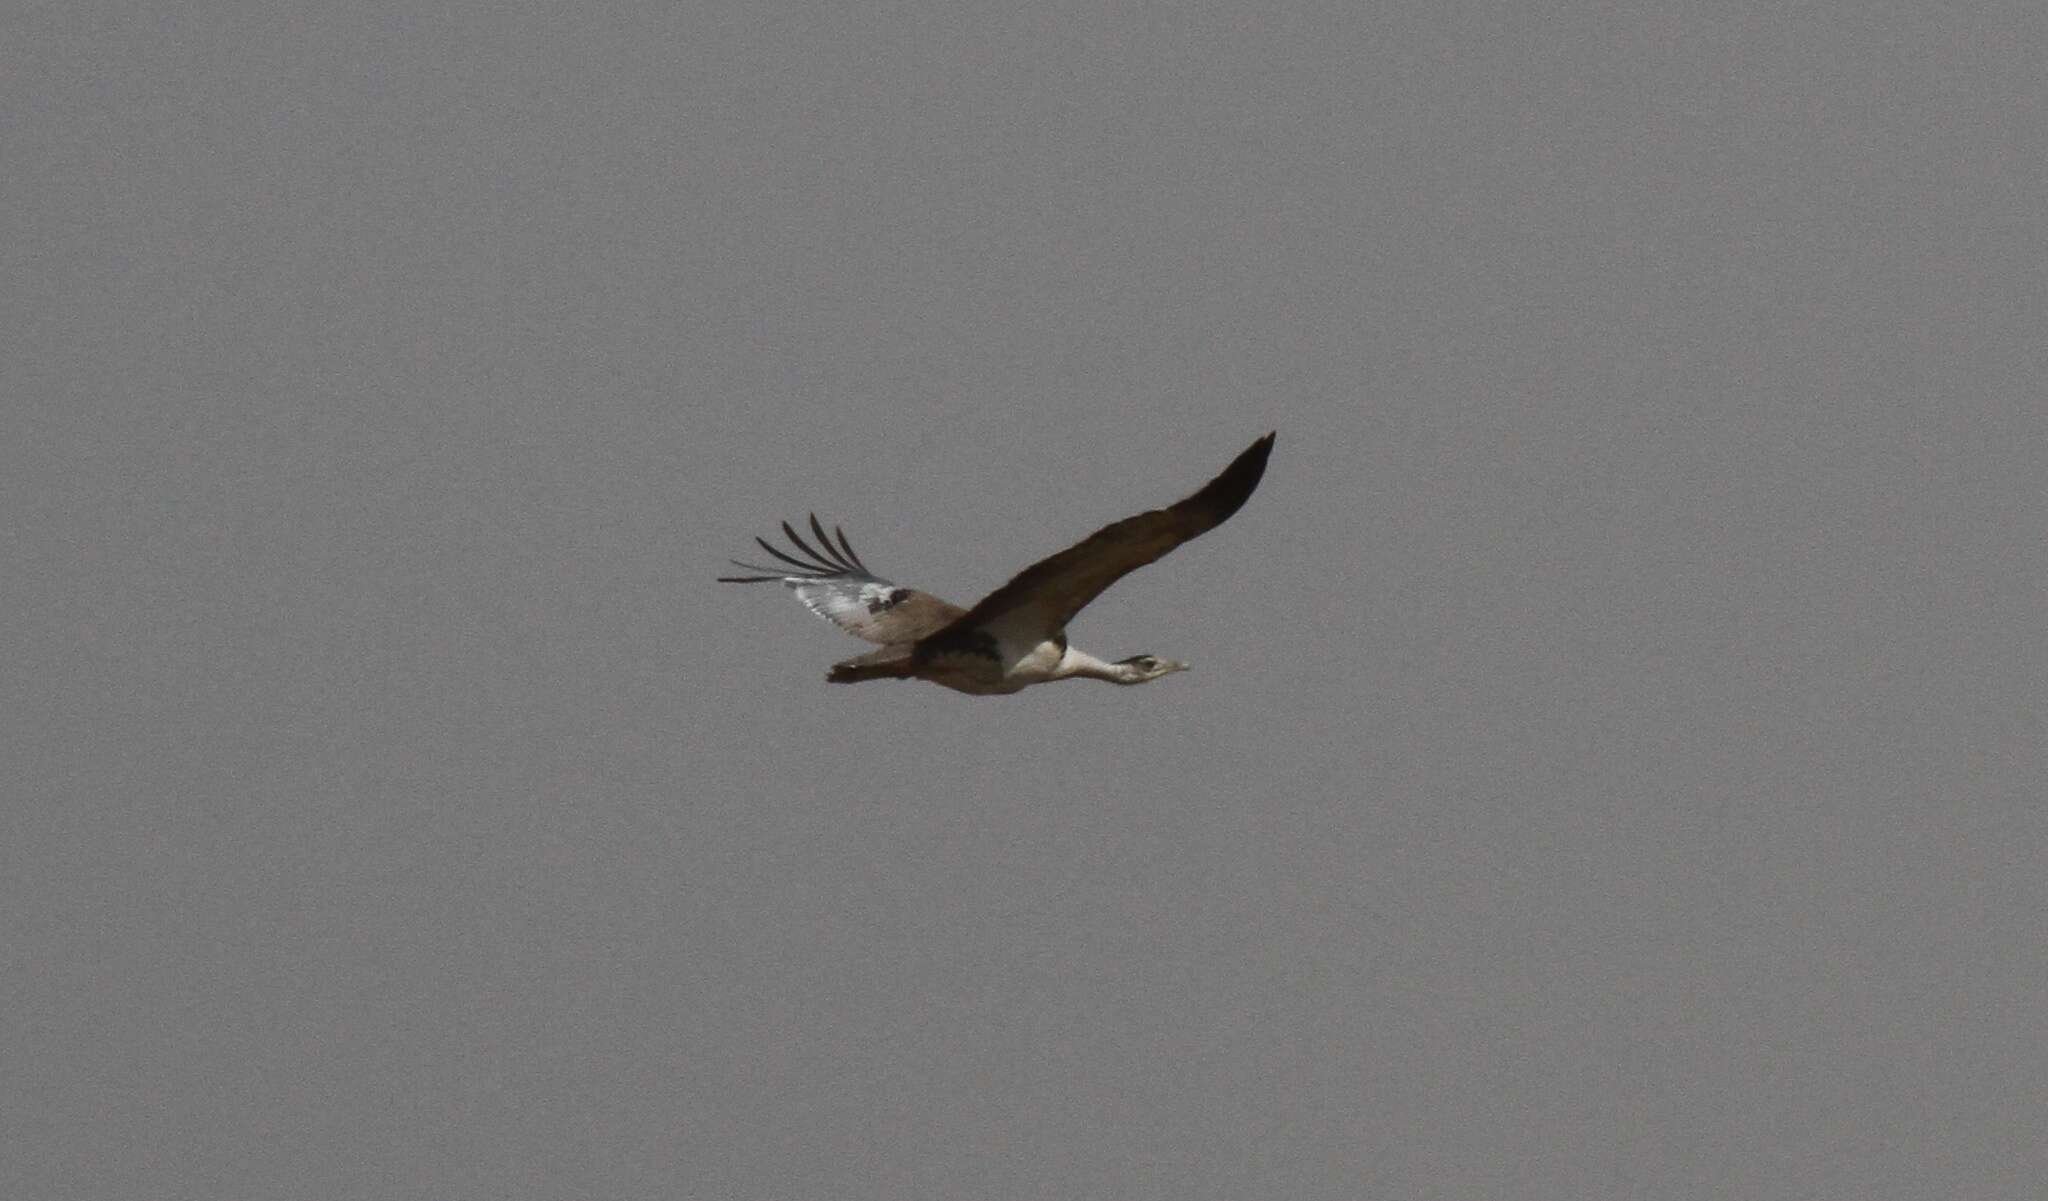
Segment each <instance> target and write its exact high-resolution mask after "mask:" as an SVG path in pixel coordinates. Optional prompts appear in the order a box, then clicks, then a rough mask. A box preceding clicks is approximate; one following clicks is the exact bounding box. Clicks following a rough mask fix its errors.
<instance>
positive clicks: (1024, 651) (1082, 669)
mask: <svg viewBox="0 0 2048 1201" xmlns="http://www.w3.org/2000/svg"><path fill="white" fill-rule="evenodd" d="M1272 452H1273V435H1272V434H1267V435H1266V436H1265V437H1263V438H1261V439H1259V440H1258V441H1256V442H1254V443H1252V444H1251V446H1250V447H1249V448H1248V449H1246V450H1245V452H1244V453H1243V454H1241V455H1239V456H1237V458H1236V459H1235V460H1233V461H1232V462H1231V464H1230V466H1228V467H1225V468H1224V469H1223V472H1222V474H1220V475H1218V476H1217V477H1216V478H1215V479H1213V480H1210V481H1209V482H1208V483H1207V484H1205V485H1203V487H1202V490H1201V491H1199V492H1197V493H1195V494H1194V495H1193V496H1190V497H1188V498H1187V499H1186V500H1183V501H1181V502H1179V503H1178V504H1173V505H1169V506H1167V507H1166V508H1164V509H1153V510H1151V511H1149V512H1145V513H1140V514H1138V515H1137V516H1136V517H1126V518H1124V519H1123V520H1122V521H1119V522H1115V523H1113V524H1111V525H1106V526H1103V527H1102V528H1101V529H1099V530H1097V531H1095V532H1094V533H1093V534H1090V535H1089V536H1088V537H1087V538H1084V539H1082V540H1081V541H1080V542H1078V543H1075V544H1074V545H1073V546H1070V547H1068V548H1067V549H1065V550H1063V551H1061V552H1059V553H1058V554H1056V555H1053V556H1052V557H1050V558H1047V559H1041V560H1039V561H1038V562H1036V563H1033V564H1032V565H1031V566H1029V567H1027V568H1025V569H1024V570H1023V571H1021V572H1018V573H1017V575H1016V577H1015V578H1013V579H1011V580H1010V582H1009V583H1007V584H1004V585H1003V586H1002V587H1000V588H998V589H996V590H995V591H994V592H991V593H989V594H988V595H987V596H985V597H983V598H982V599H981V600H980V601H979V602H978V603H977V604H976V605H975V606H974V607H973V608H971V609H962V608H961V607H960V606H958V605H953V604H948V603H947V602H945V601H943V600H940V599H939V598H938V597H936V596H933V595H932V594H931V593H929V592H921V591H919V590H917V589H915V588H904V587H901V586H899V585H897V584H896V583H894V582H893V581H890V580H887V579H884V578H882V577H881V576H879V575H876V574H875V573H874V572H872V571H870V570H868V565H867V564H866V563H863V562H861V558H860V556H859V555H857V554H855V553H854V551H853V545H852V543H850V542H848V541H847V540H846V531H844V530H842V529H840V528H839V527H838V526H833V527H832V533H831V535H830V536H827V535H826V533H825V526H824V524H823V523H822V522H820V521H819V520H818V515H817V514H816V513H813V514H811V534H812V536H813V537H814V538H815V539H816V540H817V546H816V547H813V546H812V545H811V544H810V543H808V542H805V541H804V539H803V536H802V535H801V534H799V533H797V531H796V530H795V529H794V528H793V527H792V526H791V525H790V524H789V523H788V522H787V521H785V522H783V523H782V532H783V534H784V535H785V536H787V537H788V538H789V541H790V544H791V549H792V550H793V551H794V552H796V553H794V554H792V553H790V552H787V551H783V550H778V549H777V548H776V547H774V546H773V545H771V544H770V543H769V542H768V540H767V539H765V538H759V537H757V538H755V539H754V541H756V542H758V543H760V544H761V549H762V550H765V551H767V552H768V553H769V554H770V555H771V556H773V557H774V558H775V559H776V560H777V561H778V562H780V563H782V564H784V566H782V567H775V566H768V567H762V566H759V565H757V564H753V563H742V562H740V561H739V560H738V559H734V560H731V562H732V564H733V566H735V567H740V568H743V569H745V570H747V571H750V572H754V573H756V574H753V575H732V576H720V577H718V578H719V581H720V582H721V583H727V584H761V583H768V582H770V581H774V582H776V583H780V584H782V585H783V586H784V587H786V588H788V589H789V590H790V591H792V592H794V593H796V597H797V599H798V600H800V601H802V602H803V603H804V605H805V606H806V607H807V608H809V609H810V611H811V612H813V613H816V614H817V615H818V616H820V617H823V618H825V619H826V620H827V621H830V622H832V623H833V624H835V625H837V626H838V627H839V628H840V629H842V630H845V631H846V632H847V633H849V634H852V635H853V636H854V637H856V638H865V639H866V640H868V641H869V642H875V643H880V644H881V649H880V650H875V651H870V652H868V653H867V654H864V655H856V656H855V657H853V658H851V659H847V660H844V661H843V662H840V663H835V664H833V666H832V670H831V671H830V672H828V673H827V674H826V676H825V678H826V679H827V680H829V681H831V682H832V683H834V684H858V683H860V682H861V681H863V680H930V681H931V682H932V683H934V684H942V685H944V686H945V687H947V688H951V689H953V690H954V691H956V692H965V693H969V694H972V695H975V696H991V695H998V694H1002V693H1009V692H1017V691H1020V690H1021V689H1024V688H1028V687H1030V686H1031V685H1033V684H1043V683H1046V682H1048V681H1051V680H1073V679H1084V680H1108V681H1110V682H1111V683H1114V684H1143V683H1146V682H1148V681H1151V680H1156V679H1158V678H1159V677H1161V676H1165V675H1171V674H1172V673H1174V672H1177V671H1186V670H1187V666H1188V665H1187V664H1185V663H1178V662H1175V661H1174V660H1172V659H1161V658H1157V657H1155V656H1152V655H1133V656H1131V657H1130V658H1128V659H1119V660H1116V661H1115V662H1108V661H1105V660H1102V659H1098V658H1096V657H1095V656H1093V655H1091V654H1088V653H1087V652H1086V651H1082V650H1077V649H1075V648H1074V647H1072V646H1070V645H1068V643H1067V623H1068V622H1069V621H1072V620H1073V619H1074V615H1075V614H1076V613H1079V612H1080V611H1081V610H1082V609H1083V608H1084V607H1085V606H1086V605H1087V604H1088V602H1089V601H1092V600H1094V599H1095V598H1096V597H1098V596H1100V595H1102V592H1103V590H1104V589H1106V588H1108V587H1109V586H1110V585H1111V584H1114V583H1116V582H1117V581H1118V580H1120V579H1122V578H1123V577H1124V576H1125V575H1127V574H1129V573H1130V572H1133V571H1136V570H1137V569H1138V568H1140V567H1143V566H1145V564H1147V563H1150V562H1153V561H1154V560H1156V559H1158V558H1160V557H1161V556H1163V555H1165V554H1166V553H1167V552H1169V551H1171V550H1172V549H1173V548H1174V547H1176V546H1179V545H1180V544H1181V543H1183V542H1186V541H1187V540H1188V539H1190V538H1196V537H1200V536H1201V535H1203V534H1206V533H1208V532H1209V531H1210V530H1213V529H1215V528H1216V527H1217V526H1219V525H1222V524H1223V522H1224V521H1225V520H1227V519H1228V518H1229V517H1230V515H1231V514H1232V513H1235V512H1237V511H1238V509H1239V508H1240V507H1242V506H1243V505H1244V502H1245V500H1246V498H1247V497H1249V496H1251V494H1252V489H1254V488H1257V487H1258V486H1259V478H1260V477H1261V476H1263V475H1265V473H1266V457H1267V456H1268V455H1270V454H1272Z"/></svg>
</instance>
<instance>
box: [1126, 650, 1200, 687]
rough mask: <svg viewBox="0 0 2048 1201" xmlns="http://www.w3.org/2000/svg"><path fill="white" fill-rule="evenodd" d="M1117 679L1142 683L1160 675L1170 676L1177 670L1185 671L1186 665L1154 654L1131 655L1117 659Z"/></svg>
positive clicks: (1130, 682) (1127, 682)
mask: <svg viewBox="0 0 2048 1201" xmlns="http://www.w3.org/2000/svg"><path fill="white" fill-rule="evenodd" d="M1116 666H1117V679H1116V682H1117V683H1119V684H1143V683H1145V682H1146V681H1148V680H1156V679H1158V678H1159V677H1160V676H1170V675H1172V674H1173V673H1174V672H1177V671H1186V670H1187V669H1188V665H1187V664H1185V663H1180V662H1176V661H1175V660H1172V659H1161V658H1159V657H1157V656H1155V655H1132V656H1131V657H1130V658H1128V659H1118V660H1117V661H1116Z"/></svg>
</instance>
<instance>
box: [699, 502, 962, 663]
mask: <svg viewBox="0 0 2048 1201" xmlns="http://www.w3.org/2000/svg"><path fill="white" fill-rule="evenodd" d="M782 532H783V534H784V535H786V536H787V537H788V538H789V541H790V545H791V546H792V547H794V548H795V549H796V550H797V551H798V552H799V553H800V554H801V555H802V557H801V558H799V557H798V556H797V555H792V554H789V553H787V552H784V551H781V550H777V549H776V548H775V547H773V546H771V545H769V544H768V542H767V540H766V539H763V538H756V539H754V541H756V542H759V543H760V544H761V549H762V550H765V551H767V552H768V553H769V554H771V555H773V556H774V557H775V558H777V559H779V560H781V561H782V562H784V563H786V564H788V565H789V566H788V567H787V568H777V567H772V566H771V567H763V566H761V565H759V564H755V563H742V562H740V561H739V560H737V559H735V560H733V566H735V567H744V568H746V569H747V570H748V571H751V572H754V573H756V574H754V575H727V576H720V577H718V579H719V582H720V583H725V584H763V583H767V582H769V581H773V582H775V583H778V584H781V585H782V586H783V587H785V588H787V589H789V590H790V591H791V592H794V593H796V598H797V599H798V600H800V601H802V602H803V603H804V607H805V608H807V609H809V610H810V611H811V612H813V613H816V614H817V615H818V616H820V617H822V618H824V619H825V620H827V621H829V622H831V623H832V624H834V625H836V626H838V627H839V628H840V629H842V630H845V631H846V632H847V633H849V634H851V635H853V636H854V637H856V638H865V639H867V640H868V641H869V642H879V643H881V644H883V645H884V646H891V645H897V644H902V643H910V642H916V641H918V640H919V639H921V638H924V637H926V636H927V635H930V634H933V633H936V632H938V631H939V630H942V629H944V628H945V627H946V626H947V625H948V624H950V623H951V622H953V621H954V620H955V619H957V618H958V617H959V616H960V615H961V613H963V612H965V610H963V609H961V608H960V606H958V605H954V604H948V603H947V602H945V601H942V600H940V599H939V598H938V597H936V596H933V595H932V594H931V593H929V592H921V591H919V590H918V589H916V588H905V587H902V586H900V585H898V584H896V583H894V582H892V581H890V580H886V579H883V578H882V577H881V576H878V575H876V574H875V573H874V572H872V571H869V570H868V565H867V564H865V563H863V562H861V560H860V556H859V555H856V554H854V553H853V546H852V544H851V543H849V542H847V540H846V531H844V530H842V529H840V528H839V527H838V526H833V527H832V533H833V534H835V535H837V536H838V539H839V544H838V545H837V546H834V545H833V544H832V538H830V537H828V536H827V535H826V533H825V527H824V525H823V523H821V522H820V521H819V520H818V515H817V514H816V513H813V514H811V532H812V534H814V535H815V536H816V537H817V540H818V547H819V549H817V550H813V549H812V548H811V545H810V543H808V542H805V541H804V540H803V535H801V534H799V533H797V532H796V530H795V529H794V528H792V527H791V526H790V524H789V523H788V522H786V521H785V522H783V523H782ZM806 560H809V561H808V562H806Z"/></svg>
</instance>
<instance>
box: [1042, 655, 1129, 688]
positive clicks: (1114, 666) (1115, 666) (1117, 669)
mask: <svg viewBox="0 0 2048 1201" xmlns="http://www.w3.org/2000/svg"><path fill="white" fill-rule="evenodd" d="M1136 674H1137V672H1136V669H1135V668H1133V667H1132V666H1131V665H1130V664H1128V663H1110V662H1107V661H1105V660H1102V659H1098V658H1096V657H1095V656H1094V655H1091V654H1089V653H1088V652H1087V651H1084V650H1076V649H1075V648H1073V647H1071V646H1069V647H1068V648H1067V653H1066V654H1064V655H1062V656H1060V665H1059V666H1058V667H1055V668H1053V671H1052V678H1053V679H1055V680H1071V679H1077V678H1078V679H1084V680H1108V681H1109V682H1110V683H1112V684H1130V683H1135V682H1136V679H1135V677H1136Z"/></svg>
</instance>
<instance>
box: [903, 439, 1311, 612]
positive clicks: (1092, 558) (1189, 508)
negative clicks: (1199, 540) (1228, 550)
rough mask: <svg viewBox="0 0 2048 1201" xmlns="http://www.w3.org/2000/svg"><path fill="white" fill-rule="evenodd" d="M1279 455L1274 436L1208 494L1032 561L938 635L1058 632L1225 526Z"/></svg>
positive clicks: (1255, 446) (1238, 462)
mask: <svg viewBox="0 0 2048 1201" xmlns="http://www.w3.org/2000/svg"><path fill="white" fill-rule="evenodd" d="M1272 453H1273V435H1272V434H1267V435H1266V436H1265V437H1263V438H1261V439H1259V440H1258V441H1257V442H1254V443H1252V444H1251V446H1250V448H1249V449H1247V450H1246V451H1245V452H1244V453H1243V454H1241V455H1239V456H1237V458H1236V460H1235V461H1233V462H1232V463H1231V464H1230V466H1228V467H1225V468H1224V469H1223V473H1222V474H1221V475H1219V476H1217V477H1216V478H1215V479H1213V480H1210V481H1209V482H1208V484H1206V485H1204V486H1203V488H1202V490H1201V491H1200V492H1197V493H1195V494H1194V495H1193V496H1190V497H1188V498H1187V499H1186V500H1183V501H1181V502H1180V503H1179V504H1175V505H1171V506H1169V507H1167V508H1164V509H1153V510H1152V511H1151V512H1148V513H1140V514H1138V515H1137V516H1136V517H1126V518H1124V519H1123V520H1122V521H1119V522H1116V523H1115V524H1113V525H1106V526H1104V527H1102V528H1101V529H1099V530H1097V531H1095V532H1094V533H1093V534H1091V535H1089V536H1088V537H1087V538H1085V539H1083V540H1082V541H1081V542H1079V543H1077V544H1075V545H1073V546H1070V547H1068V548H1067V549H1066V550H1063V551H1061V552H1060V553H1058V554H1056V555H1054V556H1052V557H1051V558H1049V559H1043V560H1040V561H1039V562H1037V563H1034V564H1032V565H1031V566H1029V567H1027V568H1025V569H1024V570H1023V571H1021V572H1019V573H1017V576H1016V578H1015V579H1012V580H1011V581H1010V582H1009V583H1007V584H1004V585H1003V586H1002V587H1000V588H998V589H996V590H995V591H994V592H991V593H989V594H988V595H987V596H986V597H984V598H982V600H981V602H980V603H979V604H977V605H975V606H974V608H972V609H970V610H968V612H967V614H966V616H964V617H961V618H960V619H959V620H958V621H955V622H954V623H953V624H951V625H949V626H947V627H946V628H945V629H944V630H942V631H940V632H939V633H938V634H937V635H934V636H933V639H932V640H933V641H934V642H938V641H942V640H943V639H944V638H945V637H948V636H952V635H956V634H963V633H965V632H967V631H969V630H975V629H987V628H989V627H992V626H997V625H1003V626H1009V627H1012V628H1013V629H1015V628H1018V627H1020V626H1021V630H1020V632H1023V633H1027V634H1028V633H1031V632H1035V633H1037V634H1038V635H1039V636H1041V637H1046V638H1050V637H1052V636H1053V635H1054V634H1057V633H1059V632H1060V630H1062V629H1064V628H1065V627H1066V624H1067V622H1069V621H1071V620H1072V619H1073V616H1074V614H1076V613H1079V612H1080V611H1081V610H1082V608H1083V607H1085V606H1086V605H1087V604H1088V602H1089V601H1092V600H1094V599H1095V598H1096V597H1098V596H1100V595H1102V591H1103V589H1105V588H1108V587H1109V586H1110V585H1111V584H1114V583H1116V582H1117V581H1118V580H1120V579H1122V578H1123V577H1124V576H1125V575H1128V574H1129V573H1131V572H1133V571H1136V570H1137V569H1138V568H1140V567H1143V566H1144V565H1145V564H1147V563H1150V562H1153V561H1154V560H1156V559H1158V558H1159V557H1161V556H1162V555H1164V554H1166V553H1167V552H1168V551H1171V550H1172V549H1173V548H1174V547H1176V546H1179V545H1180V544H1181V543H1183V542H1186V541H1187V540H1188V539H1190V538H1195V537H1199V536H1200V535H1202V534H1206V533H1208V532H1209V531H1210V530H1213V529H1215V528H1216V527H1217V526H1219V525H1222V524H1223V523H1224V521H1225V520H1227V519H1228V518H1229V517H1230V515H1231V514H1232V513H1235V512H1237V511H1238V509H1240V508H1242V507H1243V505H1244V502H1245V500H1246V499H1247V498H1248V497H1250V496H1251V494H1252V490H1253V489H1254V488H1257V487H1258V486H1259V479H1260V477H1262V476H1264V475H1265V474H1266V458H1267V456H1269V455H1271V454H1272Z"/></svg>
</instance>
